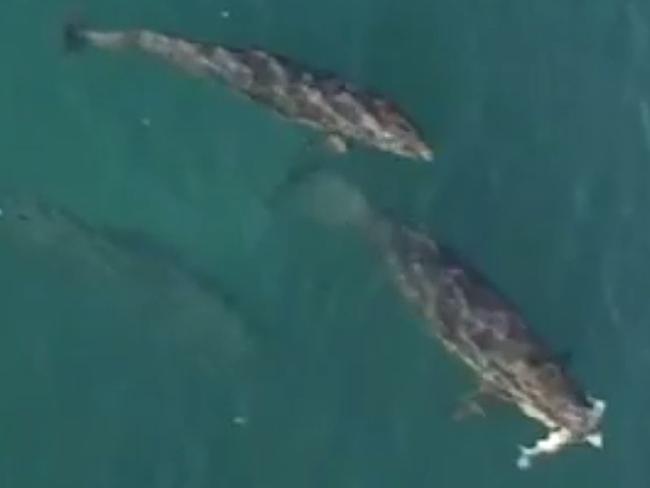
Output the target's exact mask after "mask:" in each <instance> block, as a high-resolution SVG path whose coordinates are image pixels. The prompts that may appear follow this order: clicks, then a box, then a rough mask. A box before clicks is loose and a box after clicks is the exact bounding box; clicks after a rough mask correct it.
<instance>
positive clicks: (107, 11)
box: [0, 0, 650, 488]
mask: <svg viewBox="0 0 650 488" xmlns="http://www.w3.org/2000/svg"><path fill="white" fill-rule="evenodd" d="M2 5H3V7H2V9H1V10H2V13H1V14H0V37H1V39H2V42H0V53H1V54H2V60H3V67H2V76H0V107H2V109H1V110H0V149H1V150H2V152H1V154H0V202H4V203H2V204H0V208H3V206H2V205H5V207H4V210H3V215H2V216H0V391H1V392H2V394H1V396H0V487H1V488H42V487H48V488H72V487H92V488H109V487H110V488H113V487H115V488H118V487H119V488H154V487H156V488H158V487H160V488H172V487H184V488H204V487H206V488H207V487H223V488H249V487H250V488H276V487H277V488H293V487H295V488H298V487H300V488H305V487H312V488H314V487H323V488H326V487H327V488H329V487H332V488H333V487H337V488H381V487H413V488H419V487H422V488H424V487H427V488H431V487H436V488H456V487H472V488H480V487H490V488H495V487H504V488H506V487H520V486H526V487H529V488H537V487H564V486H566V487H575V486H589V487H592V488H612V487H624V488H647V487H648V486H650V462H648V460H649V457H648V449H649V446H650V422H648V417H647V416H646V415H647V413H648V411H650V382H649V380H648V373H649V371H650V300H649V299H648V290H649V289H650V266H649V264H648V257H649V256H650V225H648V224H649V222H648V215H650V197H649V195H650V192H649V191H648V187H649V186H650V4H648V3H647V2H644V1H643V0H591V1H583V0H571V1H564V2H559V1H541V0H536V1H535V0H533V1H520V0H493V1H490V2H487V1H481V0H405V1H401V2H398V1H395V0H327V1H325V0H323V1H317V0H191V1H187V0H185V1H180V0H140V1H138V2H133V1H130V0H113V1H107V0H87V1H83V2H72V1H69V0H50V1H42V0H4V1H3V4H2ZM71 18H74V19H83V20H85V21H86V22H88V23H89V24H91V25H94V26H98V27H105V28H129V27H136V26H146V27H149V28H154V29H161V30H164V31H171V32H176V33H183V34H185V35H187V36H189V37H192V38H200V39H210V40H214V41H215V42H222V43H225V44H228V45H232V46H252V45H257V46H262V47H264V48H266V49H269V50H271V51H275V52H280V53H283V54H285V55H287V56H289V57H292V58H295V59H297V60H300V61H302V62H305V63H307V64H309V65H312V66H316V67H318V68H322V69H326V70H331V71H334V72H336V73H338V74H340V75H341V76H342V77H344V78H346V79H349V80H351V81H353V82H354V83H356V84H358V85H361V86H368V87H371V88H373V89H375V90H376V91H378V92H381V93H384V94H386V95H388V96H389V97H390V98H392V99H393V100H394V101H395V102H397V103H399V104H400V106H402V107H404V109H405V110H406V111H407V112H408V113H409V114H411V116H412V118H413V119H414V120H416V122H417V124H418V125H419V126H420V127H421V128H422V131H423V133H424V134H425V137H426V139H427V140H428V141H430V142H431V144H432V145H433V147H434V149H435V151H436V160H435V162H434V163H433V164H430V165H427V164H417V163H415V162H412V161H409V160H406V159H401V158H398V157H394V156H391V155H388V154H384V153H380V152H378V151H374V150H370V149H366V148H362V147H353V148H352V149H351V151H350V152H349V153H348V154H345V155H334V154H332V153H330V152H328V151H327V150H324V149H323V148H322V147H319V145H318V144H314V133H313V132H311V131H309V130H307V129H304V128H301V127H299V126H297V125H294V124H291V123H287V122H285V121H283V120H281V119H280V118H279V117H277V116H275V115H273V114H272V113H271V112H270V111H268V110H266V109H264V108H262V107H260V106H258V105H255V104H254V103H251V102H250V101H248V100H246V99H244V98H243V97H240V96H237V95H234V94H233V93H231V92H229V91H228V90H227V89H225V88H223V87H222V86H221V85H219V84H215V83H212V82H210V81H208V80H204V79H199V78H195V77H192V76H188V75H187V74H186V73H183V72H181V71H179V70H175V69H173V68H171V67H170V66H166V65H164V64H163V63H160V62H157V61H155V60H152V59H150V58H146V57H144V56H140V55H137V54H132V53H123V54H119V55H118V54H114V53H106V52H100V51H97V50H90V49H89V50H87V51H85V52H80V53H74V54H72V53H66V52H65V51H64V49H63V46H62V41H61V32H62V26H63V25H64V23H65V22H66V21H68V20H70V19H71ZM310 164H320V165H325V166H327V167H329V168H331V169H332V170H334V171H336V172H338V173H339V174H341V175H342V176H343V177H345V178H346V179H347V180H348V181H350V182H353V183H354V185H356V186H358V188H359V189H360V190H361V191H363V193H364V194H365V195H366V196H367V197H368V200H369V201H370V202H371V204H372V205H374V206H376V207H378V208H381V209H385V210H387V211H390V213H391V215H392V216H394V217H395V218H397V219H398V220H399V221H401V222H403V223H404V224H408V225H411V226H414V227H417V228H419V229H421V230H423V231H424V232H426V233H427V234H428V235H430V236H432V237H435V238H436V239H439V240H441V241H444V242H445V243H447V244H448V245H451V246H453V247H455V248H456V249H458V250H459V251H460V252H461V253H462V254H463V255H464V256H466V257H468V258H469V259H470V260H471V261H472V262H473V263H474V264H475V265H476V266H477V267H479V268H480V269H481V270H482V271H483V272H484V273H486V274H487V275H488V276H490V278H491V280H492V281H493V282H495V283H496V284H498V286H499V288H500V289H501V290H504V291H505V292H506V293H507V295H508V296H509V297H510V298H511V300H512V301H514V302H515V303H517V304H518V306H519V307H520V308H521V310H522V311H523V313H524V315H525V317H526V319H527V320H528V322H529V323H530V324H531V326H532V327H533V328H534V329H535V331H537V333H538V334H539V335H542V336H543V337H544V338H546V339H547V340H548V342H549V343H550V344H551V345H552V346H553V347H554V348H555V349H556V350H558V351H570V352H571V356H572V362H571V365H570V368H571V370H572V372H573V373H574V374H575V376H576V377H578V378H579V380H580V381H581V383H582V384H584V386H585V387H586V389H587V390H588V391H589V392H590V393H592V394H593V395H595V396H597V397H599V398H604V399H605V400H606V401H607V405H608V406H607V412H606V414H605V419H604V422H603V431H604V441H605V442H604V444H605V445H604V449H603V450H602V451H599V450H596V449H591V448H588V447H575V448H570V449H567V450H566V451H564V452H562V453H561V454H560V455H557V456H553V457H551V458H547V459H540V460H539V462H538V463H536V464H535V465H534V466H533V468H532V469H531V470H530V471H525V472H522V471H519V470H517V469H516V467H515V459H516V457H517V453H518V451H517V445H518V444H527V445H530V444H532V443H533V442H534V440H535V439H537V438H538V437H539V436H540V435H542V434H543V430H542V429H541V428H540V426H538V425H536V424H535V423H534V422H532V421H530V420H529V419H526V418H525V417H523V416H522V415H521V414H520V413H519V412H517V411H516V410H515V409H514V408H511V407H508V406H495V407H493V408H491V409H490V410H489V411H488V415H487V416H486V417H485V418H481V417H475V418H469V419H466V420H465V421H463V422H456V421H454V420H453V419H452V413H453V411H454V409H455V408H456V406H457V404H458V399H459V398H460V397H462V396H463V395H464V394H466V393H468V392H469V391H471V390H472V389H473V388H474V387H475V384H474V383H473V382H472V378H471V377H470V376H469V375H468V374H467V372H466V371H465V369H464V368H463V367H462V366H460V365H459V364H458V363H457V362H455V361H454V360H453V359H452V358H450V357H449V356H448V355H447V354H446V353H445V352H444V351H443V349H442V348H441V347H440V345H439V344H438V343H437V342H435V341H434V340H432V339H431V338H430V337H429V336H428V335H427V334H426V333H425V332H424V331H423V328H422V326H421V321H420V319H419V318H418V316H417V315H416V314H415V313H413V312H412V311H411V310H410V309H409V308H408V307H406V306H405V304H404V303H403V300H402V299H401V298H400V297H399V296H398V295H397V294H396V293H395V290H394V288H393V286H392V284H391V282H390V277H389V276H387V274H386V271H385V269H384V268H383V267H382V266H381V263H380V262H379V260H378V259H377V258H376V256H374V255H373V253H371V252H370V251H369V247H368V243H367V241H366V240H365V239H364V238H363V236H361V235H360V234H359V233H358V232H355V231H354V230H353V229H351V228H347V227H335V226H330V225H324V224H323V223H322V222H318V221H316V220H314V219H312V218H311V217H310V216H308V215H306V214H304V213H302V212H300V211H299V210H300V209H298V208H297V206H298V205H299V202H298V201H297V200H291V199H288V200H283V202H284V203H283V204H282V205H272V204H270V203H269V202H271V201H275V200H272V199H271V197H272V196H273V195H275V191H276V190H277V188H279V187H280V185H281V184H282V183H283V182H284V181H285V180H286V179H287V177H288V175H289V174H290V172H291V170H292V168H295V167H297V166H300V165H310ZM7 198H9V200H7ZM7 202H9V203H7ZM21 202H22V203H21ZM292 202H293V203H292ZM12 205H26V207H25V208H27V210H26V211H25V213H24V214H23V213H18V214H16V215H15V217H16V218H9V217H10V215H9V214H10V212H9V210H10V209H11V208H13V207H11V206H12Z"/></svg>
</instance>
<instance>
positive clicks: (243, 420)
mask: <svg viewBox="0 0 650 488" xmlns="http://www.w3.org/2000/svg"><path fill="white" fill-rule="evenodd" d="M232 423H233V424H235V425H239V426H242V427H243V426H245V425H248V417H245V416H243V415H237V416H236V417H233V418H232Z"/></svg>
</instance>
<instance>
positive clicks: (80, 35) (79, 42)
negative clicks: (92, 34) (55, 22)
mask: <svg viewBox="0 0 650 488" xmlns="http://www.w3.org/2000/svg"><path fill="white" fill-rule="evenodd" d="M86 44H87V42H86V38H85V36H84V29H83V26H82V24H80V23H79V22H75V21H72V22H67V23H66V24H65V25H64V26H63V46H64V47H65V50H66V51H67V52H77V51H80V50H82V49H83V48H84V47H85V46H86Z"/></svg>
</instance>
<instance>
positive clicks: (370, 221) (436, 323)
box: [302, 176, 605, 469]
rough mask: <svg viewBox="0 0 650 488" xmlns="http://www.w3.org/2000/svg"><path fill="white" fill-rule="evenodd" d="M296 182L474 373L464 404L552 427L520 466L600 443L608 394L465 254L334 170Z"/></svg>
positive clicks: (319, 212) (315, 207) (525, 454)
mask: <svg viewBox="0 0 650 488" xmlns="http://www.w3.org/2000/svg"><path fill="white" fill-rule="evenodd" d="M302 188H303V189H302V193H303V194H304V195H306V197H307V198H308V199H309V201H310V203H309V206H310V208H311V209H312V211H313V212H315V213H316V214H317V216H318V217H319V218H320V219H322V220H327V221H329V223H330V224H351V225H354V226H356V227H358V228H360V229H361V230H362V231H363V232H364V234H365V235H366V236H368V237H369V238H370V240H371V242H373V243H374V244H375V245H376V247H377V249H379V251H380V256H381V257H382V258H383V260H384V262H385V263H386V265H387V269H388V270H389V274H390V275H391V277H392V278H393V279H394V281H395V283H396V285H397V288H398V290H399V291H400V293H401V295H402V296H403V297H404V298H405V299H406V301H407V302H408V303H410V304H411V305H412V306H413V307H414V308H415V309H416V310H417V311H418V312H419V315H420V316H421V317H422V318H423V322H424V324H425V326H426V328H427V330H428V331H429V332H431V333H432V334H433V335H434V336H435V337H437V338H438V339H439V340H440V342H441V343H442V344H443V345H444V347H445V348H446V349H447V350H448V351H449V352H450V353H452V354H453V355H454V356H455V357H457V358H458V359H460V361H462V362H463V363H464V364H465V365H467V366H468V367H469V368H470V370H471V371H472V372H473V373H474V375H475V377H476V379H477V380H478V385H479V386H478V390H477V392H476V393H474V394H472V395H471V397H470V399H465V400H464V402H463V405H464V406H471V407H473V409H474V410H475V411H476V410H477V409H480V407H479V406H478V403H477V400H478V399H479V397H482V396H484V397H494V398H498V399H500V400H502V401H504V402H506V403H510V404H513V405H515V406H517V407H518V408H519V409H520V410H521V412H522V413H524V415H526V416H527V417H530V418H532V419H534V420H536V421H538V422H540V423H541V424H542V425H544V426H545V427H546V428H547V429H548V436H547V437H545V438H542V439H540V440H538V441H537V442H536V443H535V444H534V445H533V446H531V447H523V446H520V455H519V458H518V459H517V466H518V467H519V468H520V469H526V468H528V467H529V466H530V465H531V462H532V460H533V458H535V457H538V456H540V455H549V454H553V453H557V452H559V451H561V450H562V449H563V448H565V447H567V446H570V445H577V444H587V445H590V446H592V447H595V448H602V446H603V436H602V433H601V430H600V425H601V422H602V418H603V414H604V411H605V402H604V401H603V400H599V399H596V398H593V397H592V396H590V395H588V394H587V393H586V392H585V391H584V390H583V388H582V387H581V386H580V385H579V384H578V383H577V381H576V380H575V379H574V378H573V377H572V376H571V375H570V374H569V372H568V371H567V370H566V368H565V367H564V366H563V364H562V362H561V361H559V359H558V357H557V355H556V354H554V353H553V352H552V351H551V350H550V348H549V346H548V345H547V344H546V343H545V342H544V341H543V340H542V339H541V338H539V337H538V336H537V335H536V334H535V333H534V332H533V331H532V330H531V328H530V327H529V326H528V324H527V323H526V321H525V319H524V318H523V316H522V314H521V312H520V311H519V310H518V309H517V307H516V306H515V305H514V304H513V303H512V302H511V301H510V300H508V299H507V298H506V297H505V296H504V294H502V293H501V292H500V291H498V290H497V288H496V287H495V286H494V284H492V283H491V282H490V281H488V279H487V278H486V277H485V276H483V275H482V274H481V273H480V272H478V271H477V270H476V269H475V268H474V267H473V266H472V265H471V264H470V263H469V262H468V261H466V260H465V259H462V258H460V257H459V256H458V255H457V254H456V253H455V252H454V251H453V250H451V249H450V248H448V247H446V246H443V245H441V244H439V243H438V242H436V241H435V240H434V239H431V238H430V237H428V236H426V235H425V234H424V233H422V232H418V231H415V230H413V229H411V228H408V227H406V226H404V225H400V224H398V223H396V222H395V221H394V220H391V219H389V218H386V217H385V216H383V215H380V214H379V213H378V212H376V211H374V210H373V209H371V208H370V206H369V204H368V202H367V200H366V199H365V197H364V196H363V195H362V194H361V193H360V192H359V191H358V190H357V189H356V188H354V187H353V186H351V185H350V184H348V183H347V182H345V181H343V180H342V179H340V178H333V179H332V178H330V179H327V178H323V177H322V176H321V177H320V179H316V181H315V183H313V182H312V184H311V185H310V184H305V183H303V184H302Z"/></svg>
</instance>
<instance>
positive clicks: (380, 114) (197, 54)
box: [64, 23, 433, 161]
mask: <svg viewBox="0 0 650 488" xmlns="http://www.w3.org/2000/svg"><path fill="white" fill-rule="evenodd" d="M64 38H65V43H66V46H67V47H68V48H70V49H78V48H81V47H83V46H84V45H91V46H95V47H97V48H101V49H110V50H118V49H119V50H121V49H133V50H138V51H141V52H144V53H148V54H150V55H153V56H156V57H158V58H160V59H163V60H165V61H167V62H169V63H171V64H173V65H175V66H179V67H181V68H182V69H184V70H186V71H188V72H191V73H194V74H197V75H202V76H206V77H208V78H212V79H217V80H220V81H222V82H224V83H225V84H226V85H227V86H229V87H230V88H231V89H233V90H234V91H236V92H238V93H242V94H244V95H246V96H247V97H248V98H249V99H251V100H253V101H255V102H257V103H259V104H261V105H264V106H267V107H269V108H271V109H272V110H273V111H275V112H276V113H278V114H280V115H282V116H283V117H284V118H286V119H288V120H292V121H294V122H297V123H299V124H301V125H303V126H308V127H311V128H312V129H315V130H317V131H319V132H321V133H323V134H325V135H326V141H327V142H328V145H329V147H330V148H332V149H333V150H335V151H337V152H345V151H346V150H347V147H348V143H349V142H358V143H362V144H364V145H366V146H370V147H373V148H375V149H378V150H380V151H384V152H388V153H392V154H396V155H399V156H402V157H406V158H410V159H413V160H423V161H432V160H433V150H432V149H431V148H430V147H429V145H428V144H427V143H426V142H424V140H423V138H422V136H421V135H420V131H419V130H418V129H417V128H416V127H415V125H414V123H413V122H412V121H411V120H409V118H408V117H407V116H406V115H405V114H404V113H403V112H402V110H401V109H400V108H399V107H398V106H397V105H396V104H395V103H394V102H392V101H390V100H388V99H386V98H384V97H382V96H379V95H377V94H375V93H371V92H370V91H369V90H365V89H362V88H360V87H358V86H355V85H353V84H352V83H350V82H347V81H345V80H343V79H341V78H340V77H338V76H336V75H334V74H332V73H325V72H322V71H320V70H315V69H310V68H308V67H306V66H302V65H301V64H300V63H298V62H296V61H293V60H290V59H289V58H287V57H286V56H282V55H278V54H274V53H271V52H269V51H266V50H263V49H257V48H232V47H227V46H225V45H220V44H214V43H208V42H199V41H194V40H190V39H187V38H184V37H180V36H176V35H170V34H165V33H162V32H157V31H153V30H148V29H131V30H123V31H120V30H117V31H101V30H95V29H88V28H85V27H82V26H80V25H77V24H74V23H71V24H68V25H66V26H65V30H64Z"/></svg>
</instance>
